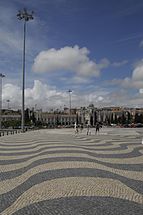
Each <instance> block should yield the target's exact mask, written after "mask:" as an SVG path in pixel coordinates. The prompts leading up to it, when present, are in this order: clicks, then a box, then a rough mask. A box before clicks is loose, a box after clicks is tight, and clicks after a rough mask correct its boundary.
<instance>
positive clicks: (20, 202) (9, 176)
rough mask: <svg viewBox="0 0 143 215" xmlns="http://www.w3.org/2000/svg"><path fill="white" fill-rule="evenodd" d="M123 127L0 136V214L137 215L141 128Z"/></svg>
mask: <svg viewBox="0 0 143 215" xmlns="http://www.w3.org/2000/svg"><path fill="white" fill-rule="evenodd" d="M125 130H126V129H125ZM125 130H120V131H119V130H118V129H114V130H112V129H111V130H106V132H104V133H100V134H99V135H94V134H92V135H89V136H86V132H85V133H84V132H83V133H80V134H78V135H75V134H74V133H73V130H70V129H65V130H64V129H62V130H40V131H32V132H29V133H23V134H17V135H13V136H6V137H1V138H0V214H1V215H26V214H28V215H46V214H48V215H56V214H58V215H68V214H70V215H101V214H102V215H107V214H110V215H112V214H114V215H121V214H126V215H141V214H143V145H142V142H141V140H142V137H141V135H142V132H141V131H139V132H138V131H135V130H134V129H132V130H131V131H130V130H128V129H127V130H126V131H128V132H125ZM133 131H134V133H133Z"/></svg>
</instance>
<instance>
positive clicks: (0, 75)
mask: <svg viewBox="0 0 143 215" xmlns="http://www.w3.org/2000/svg"><path fill="white" fill-rule="evenodd" d="M4 77H5V75H3V74H2V73H0V129H1V122H2V79H3V78H4Z"/></svg>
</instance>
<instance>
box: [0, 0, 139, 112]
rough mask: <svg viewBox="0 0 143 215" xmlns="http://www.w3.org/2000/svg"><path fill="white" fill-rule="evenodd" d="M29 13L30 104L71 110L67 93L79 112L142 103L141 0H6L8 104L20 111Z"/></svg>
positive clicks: (2, 46) (0, 10)
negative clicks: (22, 16)
mask: <svg viewBox="0 0 143 215" xmlns="http://www.w3.org/2000/svg"><path fill="white" fill-rule="evenodd" d="M23 8H27V10H28V11H29V12H31V11H32V10H33V11H34V20H32V21H29V22H28V23H27V34H26V86H25V88H26V89H25V91H26V101H25V102H26V106H27V107H32V106H35V105H36V107H38V108H43V109H44V110H47V109H49V108H51V107H58V108H63V107H64V106H68V105H69V95H68V93H67V91H68V89H71V90H72V91H73V92H72V106H73V107H75V106H77V107H79V106H86V105H89V104H90V103H93V104H94V105H95V106H97V107H102V106H130V107H138V106H142V105H143V57H142V56H143V27H142V20H143V14H142V10H143V1H142V0H120V1H118V0H41V1H39V0H25V1H24V0H23V1H22V0H1V1H0V26H1V28H0V73H3V74H5V76H6V77H5V78H4V79H3V107H6V106H7V102H6V101H7V100H8V99H9V100H10V106H11V108H19V107H20V106H21V82H22V48H23V44H22V39H23V21H19V20H18V19H17V17H16V14H17V13H18V10H22V9H23Z"/></svg>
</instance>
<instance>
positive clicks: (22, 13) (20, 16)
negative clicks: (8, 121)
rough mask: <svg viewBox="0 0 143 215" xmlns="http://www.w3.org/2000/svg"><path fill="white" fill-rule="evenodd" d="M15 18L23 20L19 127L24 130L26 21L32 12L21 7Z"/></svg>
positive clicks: (29, 18) (31, 17)
mask: <svg viewBox="0 0 143 215" xmlns="http://www.w3.org/2000/svg"><path fill="white" fill-rule="evenodd" d="M17 18H18V19H19V20H24V26H23V27H24V28H23V31H24V35H23V64H22V111H21V113H22V120H21V129H22V132H24V130H25V129H24V123H25V120H24V118H25V117H24V108H25V103H24V102H25V96H24V89H25V40H26V22H28V21H29V20H32V19H33V12H31V14H30V13H28V12H27V10H26V9H23V11H19V12H18V14H17Z"/></svg>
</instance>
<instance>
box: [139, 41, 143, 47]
mask: <svg viewBox="0 0 143 215" xmlns="http://www.w3.org/2000/svg"><path fill="white" fill-rule="evenodd" d="M139 47H140V48H142V47H143V40H142V41H141V42H140V44H139Z"/></svg>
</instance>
